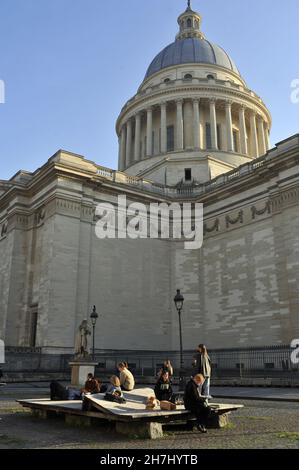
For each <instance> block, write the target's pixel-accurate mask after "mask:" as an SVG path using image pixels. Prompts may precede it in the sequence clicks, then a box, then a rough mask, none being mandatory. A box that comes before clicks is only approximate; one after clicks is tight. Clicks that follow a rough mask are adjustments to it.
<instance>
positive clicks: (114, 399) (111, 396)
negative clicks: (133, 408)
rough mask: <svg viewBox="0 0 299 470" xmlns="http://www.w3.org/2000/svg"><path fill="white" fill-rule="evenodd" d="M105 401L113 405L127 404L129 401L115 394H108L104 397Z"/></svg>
mask: <svg viewBox="0 0 299 470" xmlns="http://www.w3.org/2000/svg"><path fill="white" fill-rule="evenodd" d="M104 400H106V401H111V402H113V403H119V404H120V405H122V404H124V403H127V401H126V400H125V399H124V398H123V397H119V396H117V395H114V394H113V393H106V395H105V396H104Z"/></svg>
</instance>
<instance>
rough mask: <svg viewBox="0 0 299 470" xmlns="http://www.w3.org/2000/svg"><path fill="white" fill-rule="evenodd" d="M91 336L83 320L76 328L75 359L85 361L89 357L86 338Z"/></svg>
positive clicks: (86, 323)
mask: <svg viewBox="0 0 299 470" xmlns="http://www.w3.org/2000/svg"><path fill="white" fill-rule="evenodd" d="M90 335H91V330H90V328H89V325H88V322H87V320H83V321H82V323H81V325H80V326H79V328H78V332H77V335H76V341H75V358H76V359H86V358H88V357H89V348H88V336H90Z"/></svg>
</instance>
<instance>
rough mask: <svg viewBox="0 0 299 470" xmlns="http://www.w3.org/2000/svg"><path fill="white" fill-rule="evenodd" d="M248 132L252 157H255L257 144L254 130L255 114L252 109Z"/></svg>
mask: <svg viewBox="0 0 299 470" xmlns="http://www.w3.org/2000/svg"><path fill="white" fill-rule="evenodd" d="M250 134H251V151H252V157H253V158H257V157H258V156H259V144H258V139H257V130H256V114H255V112H254V111H252V112H251V114H250Z"/></svg>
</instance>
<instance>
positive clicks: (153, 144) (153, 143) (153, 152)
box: [152, 131, 155, 155]
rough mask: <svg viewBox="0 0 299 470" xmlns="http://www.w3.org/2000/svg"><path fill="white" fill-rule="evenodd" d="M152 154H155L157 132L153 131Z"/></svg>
mask: <svg viewBox="0 0 299 470" xmlns="http://www.w3.org/2000/svg"><path fill="white" fill-rule="evenodd" d="M152 155H155V132H154V131H153V133H152Z"/></svg>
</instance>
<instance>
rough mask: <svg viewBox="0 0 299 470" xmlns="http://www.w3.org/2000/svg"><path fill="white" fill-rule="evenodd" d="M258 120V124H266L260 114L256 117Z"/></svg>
mask: <svg viewBox="0 0 299 470" xmlns="http://www.w3.org/2000/svg"><path fill="white" fill-rule="evenodd" d="M256 119H257V121H258V122H264V118H263V116H261V115H260V114H257V115H256Z"/></svg>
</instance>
